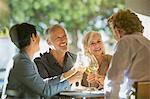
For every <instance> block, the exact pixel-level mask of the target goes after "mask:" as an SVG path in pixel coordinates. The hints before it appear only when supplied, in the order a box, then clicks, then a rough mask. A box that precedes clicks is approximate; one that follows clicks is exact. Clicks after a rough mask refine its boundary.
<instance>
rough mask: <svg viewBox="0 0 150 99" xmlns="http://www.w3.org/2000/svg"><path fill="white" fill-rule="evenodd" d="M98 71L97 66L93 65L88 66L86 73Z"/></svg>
mask: <svg viewBox="0 0 150 99" xmlns="http://www.w3.org/2000/svg"><path fill="white" fill-rule="evenodd" d="M96 71H97V66H96V65H91V66H88V67H87V68H86V70H85V73H87V74H90V73H95V72H96Z"/></svg>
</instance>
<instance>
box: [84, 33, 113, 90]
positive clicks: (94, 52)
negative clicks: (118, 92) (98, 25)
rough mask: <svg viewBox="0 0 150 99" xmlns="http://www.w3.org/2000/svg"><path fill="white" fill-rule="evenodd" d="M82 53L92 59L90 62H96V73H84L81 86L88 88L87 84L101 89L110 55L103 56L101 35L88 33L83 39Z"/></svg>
mask: <svg viewBox="0 0 150 99" xmlns="http://www.w3.org/2000/svg"><path fill="white" fill-rule="evenodd" d="M83 48H84V53H85V54H86V55H89V56H91V57H92V60H96V61H95V63H97V64H98V69H97V73H96V74H95V73H88V74H87V73H85V74H84V77H83V80H82V85H84V86H88V83H90V84H91V86H92V87H96V88H98V89H102V88H103V85H104V78H105V75H106V72H107V70H108V67H109V63H110V60H111V57H112V56H111V55H108V54H105V49H104V44H103V41H102V39H101V35H100V33H99V32H97V31H92V32H88V33H87V34H86V35H85V37H84V38H83Z"/></svg>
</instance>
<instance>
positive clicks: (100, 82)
mask: <svg viewBox="0 0 150 99" xmlns="http://www.w3.org/2000/svg"><path fill="white" fill-rule="evenodd" d="M95 79H96V82H97V84H98V85H99V87H98V89H101V88H103V86H104V79H105V76H103V75H97V76H96V78H95Z"/></svg>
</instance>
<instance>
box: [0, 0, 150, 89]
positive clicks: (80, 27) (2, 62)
mask: <svg viewBox="0 0 150 99" xmlns="http://www.w3.org/2000/svg"><path fill="white" fill-rule="evenodd" d="M131 1H136V7H135V8H134V6H135V5H131V3H130V2H131ZM140 1H142V0H126V1H125V0H0V89H1V88H2V85H3V79H4V75H5V71H6V67H7V65H8V62H9V60H10V59H11V58H12V57H13V56H14V55H15V53H16V52H17V51H18V49H17V48H16V47H15V46H14V45H13V44H12V43H11V41H10V38H9V36H8V30H9V28H10V27H11V26H12V25H14V24H16V23H22V22H28V23H32V24H34V25H35V26H36V28H37V31H38V32H39V33H40V37H41V41H40V48H41V49H40V52H39V53H42V52H45V51H47V50H48V45H47V44H46V42H45V40H44V35H45V29H46V28H47V27H50V26H52V25H53V24H56V23H59V24H61V25H63V26H64V27H65V28H66V30H67V32H68V38H69V49H70V50H71V51H72V52H74V53H76V52H77V51H79V50H81V48H82V44H81V41H82V37H83V35H84V33H86V32H88V31H91V30H95V31H99V32H100V33H101V35H102V39H103V41H104V44H105V50H106V53H109V54H112V53H113V47H114V45H115V40H114V39H113V36H112V33H111V31H110V29H109V27H108V25H107V18H108V17H109V16H110V15H111V14H112V13H114V12H117V11H118V10H119V9H123V8H131V9H133V10H134V11H135V12H136V13H137V15H138V16H139V18H140V19H141V21H142V23H143V25H144V36H146V37H147V38H148V39H150V30H149V29H150V12H149V11H150V8H149V7H148V6H147V5H150V2H149V1H148V0H144V1H145V3H143V4H144V6H143V7H140V6H142V3H141V2H140ZM138 2H139V4H140V5H137V4H138ZM146 2H147V3H146ZM145 7H146V8H145ZM147 8H148V10H147ZM139 9H141V10H139ZM143 9H146V10H143ZM39 53H37V54H36V55H35V57H36V56H38V55H39Z"/></svg>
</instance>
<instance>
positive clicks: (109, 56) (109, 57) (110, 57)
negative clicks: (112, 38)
mask: <svg viewBox="0 0 150 99" xmlns="http://www.w3.org/2000/svg"><path fill="white" fill-rule="evenodd" d="M104 58H105V60H107V61H108V62H109V63H110V61H111V59H112V55H110V54H106V55H105V56H104Z"/></svg>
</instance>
